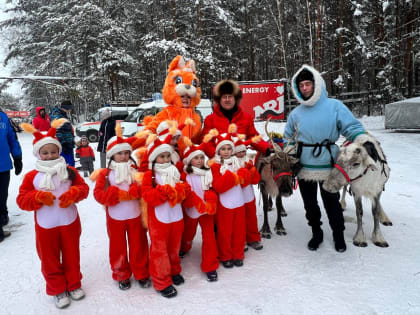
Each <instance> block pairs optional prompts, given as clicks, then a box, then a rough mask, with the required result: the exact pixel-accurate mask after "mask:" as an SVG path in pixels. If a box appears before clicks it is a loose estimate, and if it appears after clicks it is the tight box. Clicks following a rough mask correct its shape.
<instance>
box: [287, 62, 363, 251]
mask: <svg viewBox="0 0 420 315" xmlns="http://www.w3.org/2000/svg"><path fill="white" fill-rule="evenodd" d="M291 84H292V91H293V94H294V96H295V98H296V99H297V100H298V102H299V106H297V107H296V108H295V109H293V110H292V111H291V112H290V114H289V117H288V118H287V123H286V128H285V130H284V136H283V141H285V143H284V146H286V145H287V144H288V142H290V143H291V142H292V141H293V142H295V143H296V144H297V151H296V157H297V158H299V160H300V163H301V166H302V168H301V169H300V171H299V172H298V174H297V177H298V179H299V189H300V193H301V195H302V199H303V205H304V208H305V211H306V219H307V220H308V225H309V226H311V228H312V238H311V239H310V240H309V242H308V249H309V250H317V249H318V247H319V245H320V244H321V243H322V241H323V232H322V229H321V225H322V222H321V210H320V207H319V205H318V200H317V199H318V197H317V194H318V193H317V191H318V186H319V189H320V192H321V198H322V201H323V204H324V208H325V210H326V212H327V216H328V221H329V224H330V227H331V230H332V234H333V240H334V246H335V250H336V251H337V252H340V253H341V252H344V251H345V250H346V248H347V247H346V243H345V241H344V217H343V209H342V208H341V205H340V201H339V198H340V195H339V193H338V192H337V193H330V192H328V191H326V190H325V189H323V188H322V184H323V181H324V180H325V179H326V178H327V176H328V175H329V173H330V172H331V169H332V167H334V163H335V162H334V161H335V159H336V158H337V154H338V151H339V148H338V146H337V145H336V144H335V142H336V141H337V140H338V137H339V136H340V135H343V136H344V137H345V138H347V139H348V140H350V141H353V140H354V139H355V138H356V137H359V136H362V135H364V134H365V133H366V132H365V129H364V128H363V126H362V124H361V123H360V122H359V121H358V120H357V119H356V118H355V117H354V116H353V114H352V113H351V111H350V110H349V109H348V108H347V107H346V106H345V105H344V104H343V103H342V102H340V101H339V100H337V99H332V98H328V92H327V90H326V88H325V82H324V79H323V78H322V77H321V74H320V73H319V72H318V71H317V70H315V69H314V68H313V67H311V66H308V65H303V66H302V67H301V68H300V69H299V70H298V71H297V72H296V73H295V75H294V76H293V78H292V82H291ZM295 134H296V135H295Z"/></svg>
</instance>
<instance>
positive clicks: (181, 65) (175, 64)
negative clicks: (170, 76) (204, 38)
mask: <svg viewBox="0 0 420 315" xmlns="http://www.w3.org/2000/svg"><path fill="white" fill-rule="evenodd" d="M175 69H180V70H186V71H191V72H192V73H196V68H195V61H194V60H188V62H187V63H185V60H184V58H183V57H182V56H180V55H178V56H176V57H175V58H174V59H173V60H172V61H171V63H170V64H169V67H168V72H171V71H173V70H175Z"/></svg>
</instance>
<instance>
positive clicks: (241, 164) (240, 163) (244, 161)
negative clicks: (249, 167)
mask: <svg viewBox="0 0 420 315" xmlns="http://www.w3.org/2000/svg"><path fill="white" fill-rule="evenodd" d="M236 158H237V159H238V161H239V165H240V166H241V167H245V163H246V162H248V161H249V160H250V159H249V158H248V157H247V156H246V155H245V156H243V157H241V158H239V157H236Z"/></svg>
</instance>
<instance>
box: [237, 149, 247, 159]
mask: <svg viewBox="0 0 420 315" xmlns="http://www.w3.org/2000/svg"><path fill="white" fill-rule="evenodd" d="M235 155H236V157H238V158H243V157H244V156H245V155H246V151H245V150H244V151H240V152H236V153H235Z"/></svg>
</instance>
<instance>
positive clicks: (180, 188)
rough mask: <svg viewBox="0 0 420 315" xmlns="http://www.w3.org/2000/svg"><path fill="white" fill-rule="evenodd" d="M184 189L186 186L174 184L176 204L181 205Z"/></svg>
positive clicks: (184, 194)
mask: <svg viewBox="0 0 420 315" xmlns="http://www.w3.org/2000/svg"><path fill="white" fill-rule="evenodd" d="M188 186H189V185H188ZM185 187H186V185H185V184H184V183H176V184H175V191H176V194H177V200H176V203H181V202H182V200H184V199H185V196H186V193H185Z"/></svg>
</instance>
